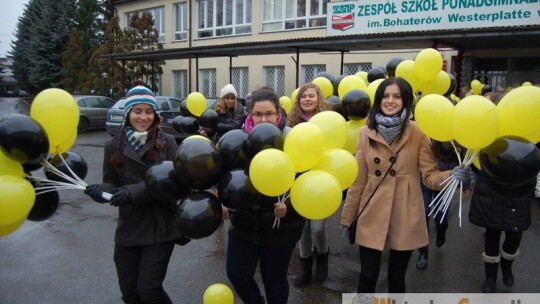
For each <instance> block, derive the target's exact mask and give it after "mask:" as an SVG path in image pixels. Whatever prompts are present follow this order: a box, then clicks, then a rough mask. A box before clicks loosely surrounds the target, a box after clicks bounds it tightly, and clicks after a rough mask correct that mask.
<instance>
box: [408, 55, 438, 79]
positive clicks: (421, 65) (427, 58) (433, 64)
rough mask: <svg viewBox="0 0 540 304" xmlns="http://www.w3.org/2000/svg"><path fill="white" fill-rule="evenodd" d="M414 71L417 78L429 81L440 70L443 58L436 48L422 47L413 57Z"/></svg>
mask: <svg viewBox="0 0 540 304" xmlns="http://www.w3.org/2000/svg"><path fill="white" fill-rule="evenodd" d="M414 63H415V73H416V76H417V77H418V79H420V80H423V81H431V80H432V79H434V78H435V77H437V74H439V72H440V71H441V70H442V66H443V58H442V56H441V53H439V51H437V50H436V49H432V48H428V49H423V50H422V51H420V53H418V55H416V59H414Z"/></svg>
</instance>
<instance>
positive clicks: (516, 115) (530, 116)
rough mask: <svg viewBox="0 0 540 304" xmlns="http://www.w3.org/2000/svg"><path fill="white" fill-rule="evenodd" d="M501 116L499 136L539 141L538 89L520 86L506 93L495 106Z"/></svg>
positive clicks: (539, 97) (539, 110)
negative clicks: (513, 136)
mask: <svg viewBox="0 0 540 304" xmlns="http://www.w3.org/2000/svg"><path fill="white" fill-rule="evenodd" d="M497 110H498V111H499V113H500V116H501V127H500V131H499V136H507V135H515V136H519V137H523V138H526V139H528V140H530V141H531V142H533V143H537V142H539V141H540V119H539V117H540V88H538V87H534V86H522V87H519V88H515V89H513V90H512V91H510V92H508V93H507V94H506V95H504V97H503V98H502V99H501V100H500V101H499V103H498V104H497Z"/></svg>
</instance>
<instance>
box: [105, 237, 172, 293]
mask: <svg viewBox="0 0 540 304" xmlns="http://www.w3.org/2000/svg"><path fill="white" fill-rule="evenodd" d="M173 249H174V242H167V243H161V244H157V245H153V246H129V247H127V246H115V247H114V263H115V264H116V271H117V273H118V283H119V284H120V291H121V292H122V300H124V302H125V303H130V304H131V303H152V304H154V303H172V302H171V299H170V298H169V296H168V295H167V293H166V292H165V290H164V289H163V285H162V284H163V280H165V275H166V274H167V266H168V265H169V260H170V258H171V254H172V252H173Z"/></svg>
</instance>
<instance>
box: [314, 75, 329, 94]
mask: <svg viewBox="0 0 540 304" xmlns="http://www.w3.org/2000/svg"><path fill="white" fill-rule="evenodd" d="M311 82H312V83H313V84H315V85H317V86H318V87H319V89H320V90H321V93H322V95H323V96H324V98H328V97H330V96H332V95H333V94H334V85H333V84H332V81H330V80H329V79H328V78H326V77H322V76H320V77H316V78H314V79H313V80H312V81H311Z"/></svg>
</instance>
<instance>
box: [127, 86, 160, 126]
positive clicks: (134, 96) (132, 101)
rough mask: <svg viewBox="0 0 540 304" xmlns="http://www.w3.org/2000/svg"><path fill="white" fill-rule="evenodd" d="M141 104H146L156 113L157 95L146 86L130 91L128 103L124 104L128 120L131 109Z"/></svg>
mask: <svg viewBox="0 0 540 304" xmlns="http://www.w3.org/2000/svg"><path fill="white" fill-rule="evenodd" d="M140 103H145V104H147V105H149V106H150V107H152V109H154V111H156V110H157V101H156V95H155V94H154V92H152V91H151V90H150V89H149V88H147V87H145V86H136V87H133V88H132V89H131V90H129V91H128V92H127V94H126V103H125V104H124V109H125V113H126V114H125V115H126V118H127V117H128V115H129V112H130V111H131V109H132V108H133V107H134V106H135V105H137V104H140Z"/></svg>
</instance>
